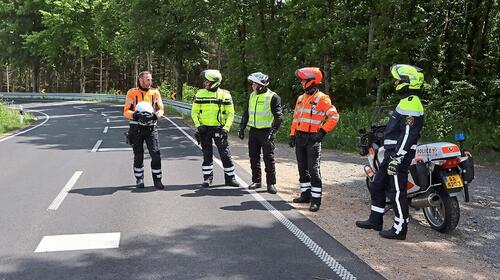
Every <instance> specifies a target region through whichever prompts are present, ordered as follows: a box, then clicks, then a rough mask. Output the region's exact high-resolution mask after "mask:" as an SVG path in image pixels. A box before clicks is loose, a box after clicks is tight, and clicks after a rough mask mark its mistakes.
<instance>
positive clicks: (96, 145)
mask: <svg viewBox="0 0 500 280" xmlns="http://www.w3.org/2000/svg"><path fill="white" fill-rule="evenodd" d="M101 143H102V140H97V142H96V143H95V145H94V147H93V148H92V151H90V152H92V153H95V152H97V150H98V149H99V146H101Z"/></svg>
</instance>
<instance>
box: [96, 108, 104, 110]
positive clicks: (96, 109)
mask: <svg viewBox="0 0 500 280" xmlns="http://www.w3.org/2000/svg"><path fill="white" fill-rule="evenodd" d="M94 110H104V108H94Z"/></svg>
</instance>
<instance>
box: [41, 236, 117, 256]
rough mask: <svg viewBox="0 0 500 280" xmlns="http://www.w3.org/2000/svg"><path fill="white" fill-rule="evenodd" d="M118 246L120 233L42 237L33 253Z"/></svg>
mask: <svg viewBox="0 0 500 280" xmlns="http://www.w3.org/2000/svg"><path fill="white" fill-rule="evenodd" d="M119 245H120V233H119V232H109V233H87V234H68V235H49V236H44V237H43V238H42V240H41V241H40V243H39V244H38V246H37V248H36V249H35V253H45V252H59V251H73V250H92V249H111V248H118V247H119Z"/></svg>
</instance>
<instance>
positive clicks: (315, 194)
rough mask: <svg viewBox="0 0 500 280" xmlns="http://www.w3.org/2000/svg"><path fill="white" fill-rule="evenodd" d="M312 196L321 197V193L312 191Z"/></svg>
mask: <svg viewBox="0 0 500 280" xmlns="http://www.w3.org/2000/svg"><path fill="white" fill-rule="evenodd" d="M311 196H312V197H314V198H321V193H315V192H311Z"/></svg>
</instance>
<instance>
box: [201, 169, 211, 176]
mask: <svg viewBox="0 0 500 280" xmlns="http://www.w3.org/2000/svg"><path fill="white" fill-rule="evenodd" d="M202 172H203V174H205V175H210V174H212V170H203V171H202Z"/></svg>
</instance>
